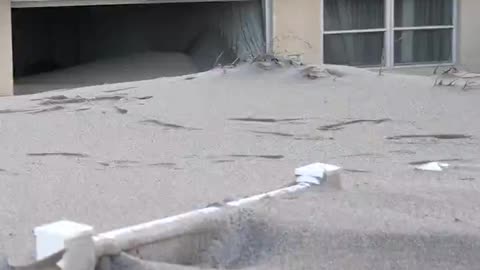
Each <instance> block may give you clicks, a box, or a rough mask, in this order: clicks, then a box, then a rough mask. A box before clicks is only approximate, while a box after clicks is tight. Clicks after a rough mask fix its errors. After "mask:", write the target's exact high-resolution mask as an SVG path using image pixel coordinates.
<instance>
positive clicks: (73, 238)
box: [34, 220, 96, 270]
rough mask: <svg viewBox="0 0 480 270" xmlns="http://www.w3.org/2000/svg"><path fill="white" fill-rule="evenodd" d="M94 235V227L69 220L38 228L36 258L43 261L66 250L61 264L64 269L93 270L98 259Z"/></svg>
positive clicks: (36, 229) (35, 231)
mask: <svg viewBox="0 0 480 270" xmlns="http://www.w3.org/2000/svg"><path fill="white" fill-rule="evenodd" d="M93 233H94V230H93V227H92V226H89V225H85V224H80V223H76V222H72V221H68V220H62V221H58V222H54V223H50V224H46V225H42V226H40V227H36V228H35V229H34V234H35V241H36V258H37V260H41V259H43V258H46V257H48V256H50V255H52V254H54V253H56V252H58V251H60V250H66V252H65V255H64V256H63V259H62V260H61V261H60V262H59V266H60V267H61V268H62V269H68V270H93V269H94V267H95V259H96V258H95V245H94V243H93Z"/></svg>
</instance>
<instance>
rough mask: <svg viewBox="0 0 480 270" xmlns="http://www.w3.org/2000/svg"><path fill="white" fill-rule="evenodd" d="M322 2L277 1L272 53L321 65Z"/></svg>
mask: <svg viewBox="0 0 480 270" xmlns="http://www.w3.org/2000/svg"><path fill="white" fill-rule="evenodd" d="M321 2H322V1H319V0H297V1H291V0H275V1H274V3H273V52H274V53H275V54H277V55H279V56H299V57H300V58H301V59H302V61H304V62H306V63H321V62H322V53H321V52H322V48H321V46H322V20H321Z"/></svg>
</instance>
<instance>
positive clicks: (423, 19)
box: [395, 0, 453, 27]
mask: <svg viewBox="0 0 480 270" xmlns="http://www.w3.org/2000/svg"><path fill="white" fill-rule="evenodd" d="M452 24H453V0H395V26H397V27H402V26H403V27H409V26H428V25H452Z"/></svg>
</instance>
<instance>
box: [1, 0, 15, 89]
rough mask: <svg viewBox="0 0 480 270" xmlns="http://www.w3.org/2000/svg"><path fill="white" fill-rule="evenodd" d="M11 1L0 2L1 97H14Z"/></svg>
mask: <svg viewBox="0 0 480 270" xmlns="http://www.w3.org/2000/svg"><path fill="white" fill-rule="evenodd" d="M10 13H11V9H10V1H9V0H8V1H6V0H0V96H9V95H13V71H12V65H13V64H12V23H11V14H10Z"/></svg>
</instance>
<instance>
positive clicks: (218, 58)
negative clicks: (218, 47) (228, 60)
mask: <svg viewBox="0 0 480 270" xmlns="http://www.w3.org/2000/svg"><path fill="white" fill-rule="evenodd" d="M223 54H224V51H222V52H221V53H220V54H219V55H218V56H217V59H215V63H214V64H213V67H214V68H215V67H217V65H218V62H220V59H222V57H223Z"/></svg>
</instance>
